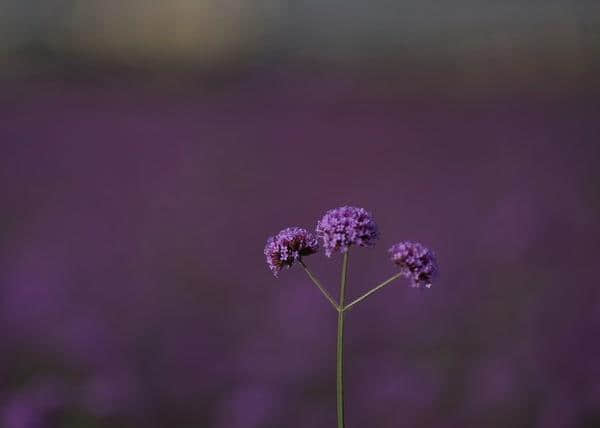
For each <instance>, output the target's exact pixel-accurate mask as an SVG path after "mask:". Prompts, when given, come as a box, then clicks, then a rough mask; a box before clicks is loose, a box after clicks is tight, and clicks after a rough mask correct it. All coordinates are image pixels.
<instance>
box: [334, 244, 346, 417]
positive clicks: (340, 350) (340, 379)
mask: <svg viewBox="0 0 600 428" xmlns="http://www.w3.org/2000/svg"><path fill="white" fill-rule="evenodd" d="M347 278H348V251H346V252H345V253H344V261H343V263H342V279H341V284H340V308H343V307H344V294H345V292H346V283H347ZM336 366H337V383H336V385H337V420H338V423H337V426H338V428H344V311H343V310H340V311H338V330H337V364H336Z"/></svg>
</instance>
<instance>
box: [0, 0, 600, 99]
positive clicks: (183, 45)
mask: <svg viewBox="0 0 600 428" xmlns="http://www.w3.org/2000/svg"><path fill="white" fill-rule="evenodd" d="M0 64H1V70H0V77H2V78H4V79H7V78H8V79H14V78H23V77H28V76H32V75H33V76H35V75H39V74H40V73H45V72H62V71H64V70H70V69H73V68H76V69H82V68H84V69H87V70H92V71H97V70H99V69H102V68H104V67H109V68H111V69H112V68H116V69H123V70H128V69H134V70H135V71H136V72H138V71H140V70H142V71H144V72H145V73H146V74H145V75H146V76H156V75H161V74H165V73H179V72H183V74H186V73H188V72H193V73H201V74H202V73H206V74H213V75H214V74H217V75H224V74H227V73H226V72H233V73H234V74H235V73H244V72H245V71H247V70H253V69H255V68H256V67H263V66H267V67H268V66H273V65H279V64H288V65H289V64H292V65H293V66H294V67H300V68H303V69H306V68H308V69H311V70H313V69H316V70H323V69H325V70H328V71H331V70H343V71H348V72H358V73H366V74H367V75H369V73H374V76H371V77H373V78H374V79H378V80H380V81H386V82H388V81H393V82H399V83H400V84H401V85H402V83H405V84H406V86H410V87H416V88H423V89H434V90H437V89H441V90H446V89H450V88H456V89H459V90H461V91H465V90H467V91H468V90H469V89H477V90H485V91H489V90H491V91H495V90H498V89H500V90H505V89H509V88H516V89H521V88H531V89H536V88H539V89H543V90H544V91H546V90H557V89H558V90H562V89H566V90H570V89H572V88H583V89H589V88H591V87H595V86H597V83H598V78H597V76H598V75H600V4H599V3H598V2H597V1H585V0H584V1H574V0H547V1H524V0H504V1H486V2H480V1H474V0H458V1H454V2H438V1H433V0H424V1H417V0H410V1H404V2H391V1H387V0H376V1H371V2H361V1H358V0H345V1H342V0H325V1H323V0H307V1H302V2H297V1H288V2H278V1H275V0H258V1H253V2H246V1H240V0H228V1H216V0H202V1H191V0H172V1H169V2H153V1H146V0H124V1H104V2H99V1H92V2H90V1H82V0H54V1H45V2H36V1H32V0H4V1H3V2H1V3H0Z"/></svg>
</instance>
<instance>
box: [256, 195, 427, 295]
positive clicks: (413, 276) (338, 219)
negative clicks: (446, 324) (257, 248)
mask: <svg viewBox="0 0 600 428" xmlns="http://www.w3.org/2000/svg"><path fill="white" fill-rule="evenodd" d="M378 237H379V232H378V230H377V225H376V224H375V220H374V219H373V216H372V215H371V213H369V212H368V211H367V210H365V209H364V208H358V207H351V206H343V207H339V208H334V209H331V210H329V211H327V212H326V213H325V215H324V216H323V217H322V218H321V220H319V221H318V222H317V229H316V233H315V234H314V235H313V234H312V233H310V232H308V231H307V230H306V229H302V228H300V227H288V228H287V229H283V230H282V231H280V232H279V233H278V234H277V235H275V236H272V237H270V238H269V239H268V240H267V245H266V246H265V251H264V254H265V256H266V258H267V265H268V267H269V269H270V270H271V272H273V275H275V276H278V275H279V272H281V270H282V269H283V268H284V267H288V268H289V267H291V266H292V265H293V264H294V262H296V261H301V258H302V257H303V256H308V255H310V254H314V253H316V252H317V251H318V250H319V240H320V241H321V244H322V246H323V248H324V249H325V255H327V257H331V256H332V255H333V254H334V253H335V252H340V253H345V252H347V251H348V249H349V248H350V247H351V246H358V247H372V246H373V245H375V241H377V238H378ZM388 252H389V254H390V257H391V259H392V261H393V262H394V263H395V264H396V265H398V266H399V267H400V273H401V274H402V275H403V276H404V277H406V278H408V279H410V281H411V286H412V287H416V288H423V287H424V288H429V287H431V282H432V280H433V278H434V277H435V276H436V274H437V272H438V266H437V261H436V258H435V254H434V253H433V252H432V251H431V250H429V249H428V248H426V247H424V246H423V245H421V244H419V243H417V242H409V241H405V242H400V243H398V244H396V245H394V246H392V247H391V248H390V249H389V250H388Z"/></svg>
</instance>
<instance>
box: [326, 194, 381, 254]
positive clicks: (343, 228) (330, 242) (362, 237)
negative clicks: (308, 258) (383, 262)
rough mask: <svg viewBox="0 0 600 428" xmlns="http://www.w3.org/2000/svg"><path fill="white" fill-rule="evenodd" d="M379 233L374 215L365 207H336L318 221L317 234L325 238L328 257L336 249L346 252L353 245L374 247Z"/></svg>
mask: <svg viewBox="0 0 600 428" xmlns="http://www.w3.org/2000/svg"><path fill="white" fill-rule="evenodd" d="M378 235H379V234H378V232H377V225H376V224H375V221H374V220H373V216H372V215H371V213H369V212H368V211H367V210H365V209H364V208H357V207H349V206H344V207H339V208H334V209H332V210H329V211H327V212H326V213H325V215H324V216H323V218H322V219H321V220H319V222H318V223H317V236H318V237H319V238H321V239H322V240H323V247H324V248H325V254H326V255H327V257H331V255H332V254H333V253H334V252H335V251H340V252H342V253H345V252H346V251H348V248H350V246H352V245H358V246H360V247H372V246H373V245H375V241H376V240H377V237H378Z"/></svg>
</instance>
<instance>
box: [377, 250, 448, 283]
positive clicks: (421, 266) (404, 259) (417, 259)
mask: <svg viewBox="0 0 600 428" xmlns="http://www.w3.org/2000/svg"><path fill="white" fill-rule="evenodd" d="M388 252H389V254H390V258H391V259H392V261H393V262H394V263H396V265H398V266H399V267H400V273H402V275H403V276H404V277H406V278H409V279H410V281H411V286H412V287H416V288H422V287H425V288H430V287H431V283H432V280H433V278H434V277H435V276H436V275H437V273H438V265H437V260H436V257H435V254H434V253H433V251H431V250H429V249H428V248H427V247H425V246H423V245H421V244H419V243H418V242H410V241H405V242H400V243H398V244H396V245H393V246H392V247H391V248H390V249H389V250H388Z"/></svg>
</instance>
